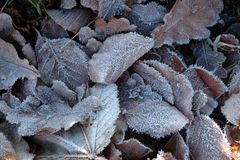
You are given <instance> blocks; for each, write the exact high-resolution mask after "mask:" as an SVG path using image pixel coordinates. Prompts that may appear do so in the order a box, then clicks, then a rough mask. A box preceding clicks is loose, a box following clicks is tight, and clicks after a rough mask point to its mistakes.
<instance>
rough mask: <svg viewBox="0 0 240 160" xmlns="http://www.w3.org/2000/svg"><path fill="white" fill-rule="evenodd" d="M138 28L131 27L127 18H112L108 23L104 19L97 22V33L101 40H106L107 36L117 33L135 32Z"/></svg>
mask: <svg viewBox="0 0 240 160" xmlns="http://www.w3.org/2000/svg"><path fill="white" fill-rule="evenodd" d="M136 28H137V27H136V26H135V25H130V22H129V21H128V19H126V18H119V19H117V18H114V17H112V18H111V19H109V21H108V22H106V21H104V19H97V20H96V21H95V31H96V32H97V34H98V35H97V36H98V37H99V38H100V39H105V38H106V37H107V36H110V35H113V34H117V33H123V32H131V31H135V30H136Z"/></svg>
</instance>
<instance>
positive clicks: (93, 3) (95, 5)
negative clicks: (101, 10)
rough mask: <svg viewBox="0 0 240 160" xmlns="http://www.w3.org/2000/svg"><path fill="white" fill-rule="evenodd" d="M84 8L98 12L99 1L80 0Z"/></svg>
mask: <svg viewBox="0 0 240 160" xmlns="http://www.w3.org/2000/svg"><path fill="white" fill-rule="evenodd" d="M80 3H81V5H82V6H84V7H86V8H91V9H92V10H93V11H98V3H99V0H80Z"/></svg>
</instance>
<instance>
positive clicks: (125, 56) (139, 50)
mask: <svg viewBox="0 0 240 160" xmlns="http://www.w3.org/2000/svg"><path fill="white" fill-rule="evenodd" d="M152 47H153V40H152V39H151V38H147V37H146V38H145V37H143V36H142V35H139V34H137V33H131V32H130V33H126V34H118V35H113V36H111V37H109V38H107V39H106V40H105V41H104V43H103V45H102V47H101V48H100V50H99V51H98V52H97V53H96V54H94V55H93V57H92V59H91V60H90V61H89V68H88V70H89V76H90V79H91V80H92V81H94V82H98V83H112V82H115V81H116V80H117V79H118V78H119V77H120V76H121V74H122V73H123V72H124V71H125V70H127V68H128V67H130V66H131V65H132V64H133V63H134V62H135V61H136V60H137V59H139V58H140V57H141V56H143V55H144V54H145V53H146V52H148V51H149V50H150V49H151V48H152Z"/></svg>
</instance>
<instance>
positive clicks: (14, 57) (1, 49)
mask: <svg viewBox="0 0 240 160" xmlns="http://www.w3.org/2000/svg"><path fill="white" fill-rule="evenodd" d="M0 74H1V78H0V90H2V89H6V90H8V89H10V88H11V87H12V86H13V84H14V83H15V81H16V80H17V79H20V78H21V79H22V78H24V77H27V78H28V79H34V78H37V77H39V72H38V71H37V70H36V69H35V68H34V67H33V66H31V65H29V63H28V61H27V60H26V59H23V60H22V59H20V58H19V57H18V54H17V51H16V49H15V48H14V47H13V46H12V44H10V43H7V42H5V41H4V40H2V39H1V38H0Z"/></svg>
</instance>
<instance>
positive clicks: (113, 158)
mask: <svg viewBox="0 0 240 160" xmlns="http://www.w3.org/2000/svg"><path fill="white" fill-rule="evenodd" d="M104 155H105V157H106V158H107V159H108V160H122V158H121V155H122V153H121V152H120V151H119V150H118V149H116V147H115V145H114V144H113V143H110V144H109V145H108V146H107V147H106V149H105V151H104Z"/></svg>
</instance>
